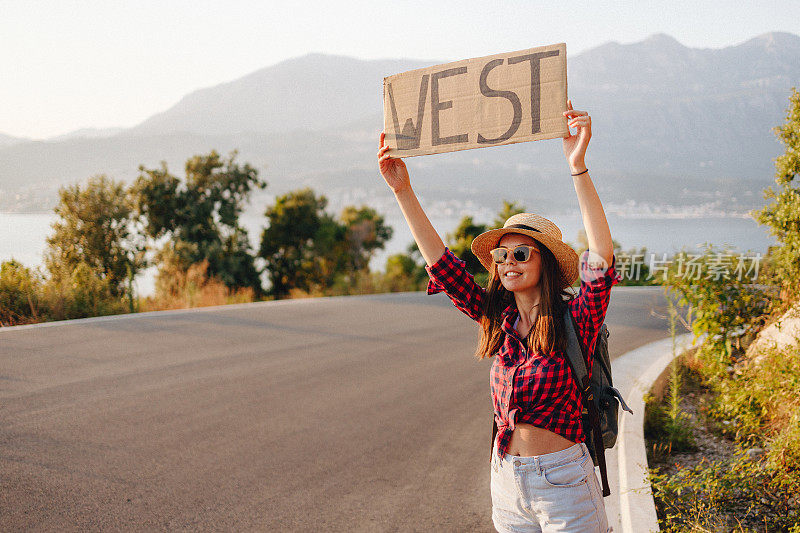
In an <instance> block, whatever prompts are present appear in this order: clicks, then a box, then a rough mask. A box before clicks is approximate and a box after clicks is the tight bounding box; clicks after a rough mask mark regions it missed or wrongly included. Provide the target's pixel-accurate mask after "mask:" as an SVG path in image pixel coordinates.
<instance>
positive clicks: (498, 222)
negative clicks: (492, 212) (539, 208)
mask: <svg viewBox="0 0 800 533" xmlns="http://www.w3.org/2000/svg"><path fill="white" fill-rule="evenodd" d="M524 212H525V207H524V206H522V205H520V204H518V203H517V202H509V201H508V200H503V208H502V209H501V210H500V212H499V213H497V218H495V219H494V222H492V227H493V228H502V227H503V224H505V223H506V220H508V219H509V218H511V217H512V216H514V215H516V214H519V213H524Z"/></svg>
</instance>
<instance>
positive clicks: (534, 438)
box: [506, 424, 575, 457]
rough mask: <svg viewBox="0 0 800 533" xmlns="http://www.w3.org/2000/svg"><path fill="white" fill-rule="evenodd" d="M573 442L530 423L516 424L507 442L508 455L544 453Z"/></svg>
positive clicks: (522, 455) (555, 450)
mask: <svg viewBox="0 0 800 533" xmlns="http://www.w3.org/2000/svg"><path fill="white" fill-rule="evenodd" d="M573 444H575V443H574V442H572V441H571V440H569V439H565V438H564V437H562V436H561V435H559V434H557V433H553V432H552V431H550V430H548V429H544V428H540V427H537V426H532V425H531V424H517V425H516V426H515V427H514V432H513V433H512V434H511V442H509V444H508V452H506V453H508V454H509V455H518V456H520V457H530V456H532V455H542V454H544V453H553V452H560V451H561V450H566V449H567V448H569V447H570V446H572V445H573Z"/></svg>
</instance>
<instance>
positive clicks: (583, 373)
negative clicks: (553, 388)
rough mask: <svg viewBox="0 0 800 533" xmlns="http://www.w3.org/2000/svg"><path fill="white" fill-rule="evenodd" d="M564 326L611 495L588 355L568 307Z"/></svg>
mask: <svg viewBox="0 0 800 533" xmlns="http://www.w3.org/2000/svg"><path fill="white" fill-rule="evenodd" d="M564 326H565V332H566V334H567V361H569V364H570V368H572V372H573V375H574V376H575V378H576V382H577V383H578V387H579V388H580V389H581V396H582V397H583V405H584V406H585V407H586V410H587V411H588V412H589V421H590V423H591V425H592V428H591V430H592V432H593V434H594V436H593V439H592V440H594V451H595V456H596V457H597V462H598V463H600V465H599V466H600V477H601V479H602V482H603V496H608V495H610V494H611V489H610V488H609V486H608V471H607V468H606V450H605V446H603V432H602V430H601V429H600V413H599V412H598V411H597V405H595V403H594V395H593V393H592V388H591V379H590V377H589V373H588V372H587V370H586V360H587V359H586V355H585V354H584V352H583V346H582V345H581V343H580V341H579V340H578V334H577V333H576V332H577V327H575V319H574V317H573V316H572V313H571V312H570V310H569V306H566V309H565V310H564Z"/></svg>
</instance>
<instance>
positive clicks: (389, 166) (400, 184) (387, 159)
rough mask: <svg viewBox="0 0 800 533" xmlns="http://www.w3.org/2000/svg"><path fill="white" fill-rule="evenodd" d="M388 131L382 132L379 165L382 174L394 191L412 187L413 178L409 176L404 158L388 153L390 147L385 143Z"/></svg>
mask: <svg viewBox="0 0 800 533" xmlns="http://www.w3.org/2000/svg"><path fill="white" fill-rule="evenodd" d="M385 138H386V133H385V132H381V148H380V150H378V167H379V168H380V169H381V176H383V179H385V180H386V184H387V185H388V186H389V188H390V189H392V191H393V192H394V193H398V192H400V191H402V190H404V189H410V188H411V178H409V177H408V169H406V164H405V163H403V160H402V159H398V158H394V157H391V156H389V154H387V153H386V150H388V149H389V146H388V145H385V144H384V139H385Z"/></svg>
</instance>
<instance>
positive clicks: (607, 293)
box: [569, 249, 622, 373]
mask: <svg viewBox="0 0 800 533" xmlns="http://www.w3.org/2000/svg"><path fill="white" fill-rule="evenodd" d="M590 255H591V256H592V257H596V256H597V254H591V253H590V252H589V250H588V249H587V250H586V251H584V252H583V254H581V258H580V264H579V266H580V279H581V287H580V292H579V293H578V297H577V298H575V299H574V300H572V301H570V303H569V305H570V310H571V312H572V316H574V317H575V322H576V324H577V329H578V331H577V333H578V338H579V339H580V340H581V343H582V344H583V347H584V349H585V350H586V354H587V355H588V354H591V353H592V352H593V351H594V347H595V343H596V341H597V334H598V332H599V331H600V327H601V326H602V325H603V321H604V320H605V318H606V311H607V309H608V303H609V300H610V299H611V287H613V286H614V285H616V284H617V283H619V282H620V281H622V277H621V276H620V275H619V273H618V272H617V270H616V261H617V257H616V255H612V257H611V265H609V266H608V268H605V264H604V263H605V261H599V262H594V261H591V260H590ZM591 363H592V358H591V357H590V358H589V360H588V361H587V370H589V372H590V373H591Z"/></svg>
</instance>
